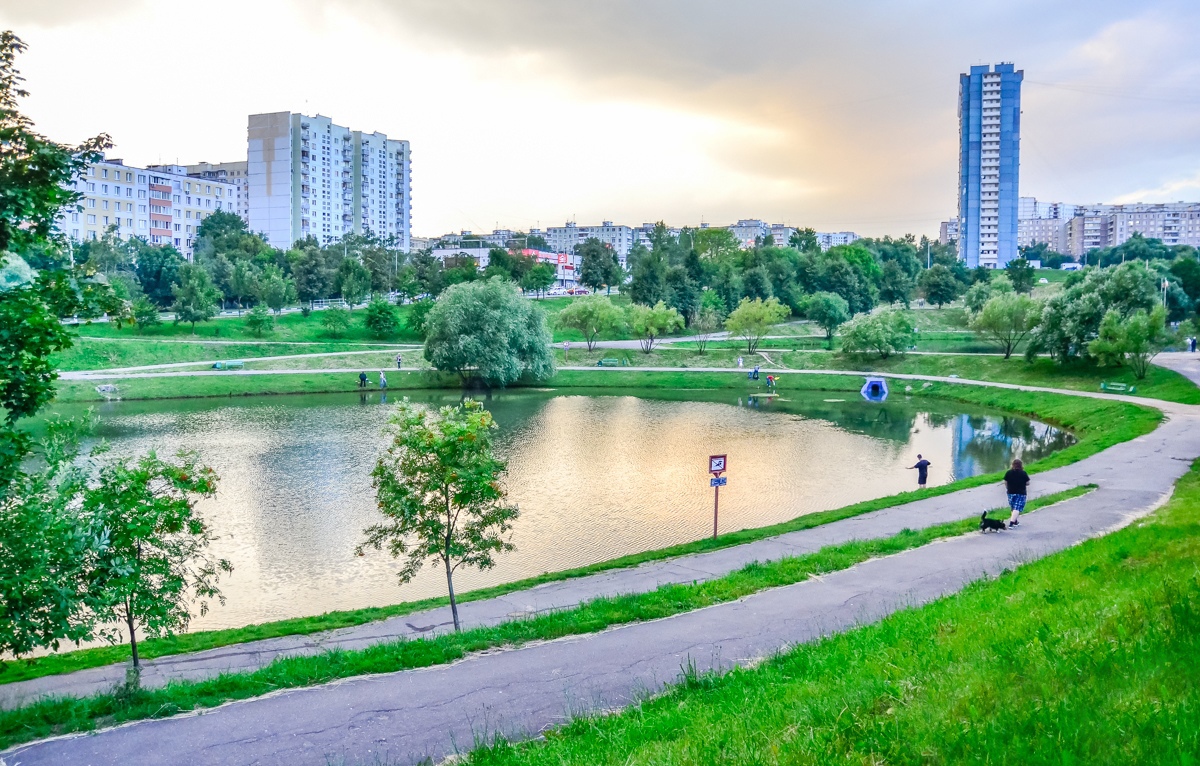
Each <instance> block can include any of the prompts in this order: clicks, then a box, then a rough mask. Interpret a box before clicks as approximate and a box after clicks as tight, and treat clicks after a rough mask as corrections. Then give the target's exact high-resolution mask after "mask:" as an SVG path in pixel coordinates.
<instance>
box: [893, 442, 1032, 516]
mask: <svg viewBox="0 0 1200 766" xmlns="http://www.w3.org/2000/svg"><path fill="white" fill-rule="evenodd" d="M931 465H932V463H930V462H929V461H928V460H926V459H925V458H924V457H923V456H922V455H920V454H919V453H918V454H917V463H916V465H911V466H909V467H908V470H910V471H912V470H915V471H916V472H917V488H918V489H925V484H926V483H927V482H928V481H929V466H931ZM1004 490H1005V492H1006V493H1007V494H1008V507H1009V510H1010V511H1012V514H1011V515H1010V516H1009V517H1008V526H1009V529H1012V528H1013V527H1019V526H1021V522H1020V516H1021V514H1022V513H1024V512H1025V501H1026V499H1027V498H1028V497H1029V474H1028V473H1026V472H1025V464H1024V463H1022V462H1021V461H1020V460H1013V461H1012V467H1011V468H1009V469H1008V472H1007V473H1005V474H1004Z"/></svg>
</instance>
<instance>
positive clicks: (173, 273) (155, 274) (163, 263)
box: [133, 240, 211, 308]
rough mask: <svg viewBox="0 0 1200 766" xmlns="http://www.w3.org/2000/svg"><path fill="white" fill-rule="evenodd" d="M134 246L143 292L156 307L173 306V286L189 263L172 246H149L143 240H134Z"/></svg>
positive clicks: (136, 269) (137, 271) (138, 276)
mask: <svg viewBox="0 0 1200 766" xmlns="http://www.w3.org/2000/svg"><path fill="white" fill-rule="evenodd" d="M133 246H134V247H135V248H136V249H137V252H136V253H135V254H134V257H135V258H136V260H137V266H136V268H135V272H136V274H137V278H138V282H139V283H141V286H142V292H144V293H145V294H146V297H147V298H149V299H150V300H152V301H154V303H155V304H156V305H158V306H162V307H163V308H166V307H167V306H169V305H171V299H172V296H173V295H174V293H173V291H172V289H173V286H174V285H175V283H176V282H178V281H179V272H180V270H181V269H182V268H183V266H184V265H185V264H186V263H187V261H185V260H184V259H183V256H182V255H180V254H179V251H178V250H176V249H175V248H173V247H171V246H170V245H163V246H157V245H149V244H146V243H145V242H144V241H142V240H133ZM210 281H211V280H210Z"/></svg>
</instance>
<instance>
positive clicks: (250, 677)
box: [0, 487, 1091, 748]
mask: <svg viewBox="0 0 1200 766" xmlns="http://www.w3.org/2000/svg"><path fill="white" fill-rule="evenodd" d="M1090 489H1091V488H1090V487H1077V488H1075V489H1073V490H1069V491H1067V492H1063V493H1059V494H1057V495H1054V496H1051V497H1046V498H1042V499H1040V500H1037V501H1034V502H1033V503H1031V504H1030V506H1029V510H1034V509H1036V508H1039V507H1043V506H1046V505H1050V504H1052V503H1054V502H1058V501H1061V500H1066V499H1068V498H1070V497H1076V496H1078V495H1081V494H1084V493H1085V492H1087V491H1089V490H1090ZM993 515H994V516H995V517H996V518H1002V517H1004V516H1005V515H1006V511H1005V510H1004V509H1001V510H999V511H997V512H996V513H994V514H993ZM977 525H978V521H976V520H975V519H966V520H963V521H959V522H952V523H948V524H940V525H936V526H933V527H928V528H926V529H922V530H918V531H912V530H905V531H903V532H901V533H899V534H897V535H893V536H892V537H888V538H883V539H879V540H869V541H861V540H860V541H853V542H849V543H845V544H842V545H833V546H827V547H825V548H822V549H821V550H819V551H817V552H815V553H812V554H808V555H804V556H797V557H793V558H786V559H782V560H780V561H775V562H769V563H754V564H750V565H748V566H746V567H745V568H743V569H741V570H738V571H736V572H733V573H731V574H729V575H726V576H724V577H720V578H716V579H713V580H709V581H707V582H703V583H698V584H696V583H693V584H692V585H665V586H662V587H660V588H658V589H657V590H654V591H651V592H649V593H641V594H633V595H625V596H617V597H609V598H599V599H595V600H592V601H589V602H587V603H585V604H583V605H581V606H579V607H576V608H574V609H567V610H562V611H557V612H551V613H548V614H544V615H539V616H537V617H534V618H532V619H525V620H513V621H510V622H505V623H502V624H500V625H498V626H496V627H492V628H477V629H473V630H467V631H464V632H462V633H459V634H448V635H440V636H435V637H432V638H428V639H415V640H407V641H394V642H388V643H383V644H379V645H376V646H372V647H370V648H367V649H364V650H358V651H342V650H338V651H331V652H326V653H322V654H318V655H314V656H310V657H295V658H287V659H280V660H276V661H274V662H272V663H270V664H269V665H268V666H266V667H264V668H262V669H261V670H258V671H255V672H252V673H234V674H227V675H224V676H221V677H219V678H215V679H211V680H205V681H196V682H191V681H186V682H173V683H171V684H169V685H168V686H166V687H165V688H161V689H156V690H152V691H137V692H134V693H132V694H128V693H120V694H118V693H115V692H112V693H105V694H98V695H95V696H93V697H89V698H87V699H71V698H67V699H55V700H46V701H43V702H40V703H35V704H33V705H29V706H26V707H24V708H20V709H17V710H12V711H5V712H0V748H4V747H7V746H9V745H12V744H15V743H17V742H20V741H27V740H30V739H35V738H40V737H45V736H50V735H53V734H62V733H65V732H69V731H80V730H88V729H91V728H94V727H95V726H96V725H97V724H98V723H99V724H110V723H119V722H122V721H130V720H137V719H142V718H158V717H164V716H168V715H173V714H175V713H178V712H181V711H184V710H194V709H197V708H204V707H213V706H216V705H219V704H221V703H223V702H227V701H229V700H232V699H246V698H248V697H255V696H260V695H262V694H266V693H268V692H271V691H276V690H279V689H286V688H297V687H301V686H311V685H313V684H317V683H327V682H329V681H333V680H336V679H338V678H348V677H351V676H357V675H365V674H368V673H388V672H394V671H397V670H405V669H411V668H422V667H429V666H431V665H440V664H445V663H448V662H453V661H454V660H457V659H459V658H461V657H463V656H465V655H466V654H469V653H472V652H479V651H484V650H486V649H494V648H497V647H516V646H521V645H523V644H527V643H529V642H530V641H544V640H552V639H555V638H561V637H563V636H569V635H579V634H582V633H594V632H597V631H600V630H603V629H605V628H607V627H610V626H612V625H621V624H628V623H631V622H640V621H645V620H655V619H662V618H664V617H669V616H671V615H674V614H681V613H683V612H688V611H692V610H695V609H702V608H704V607H707V606H712V605H714V604H720V603H726V602H729V601H734V600H736V599H738V598H742V597H744V596H747V595H750V594H752V593H756V592H758V591H761V590H764V589H767V588H774V587H780V586H783V585H790V584H793V583H797V582H800V581H802V580H807V579H808V578H809V577H811V576H814V575H819V574H823V573H827V572H833V571H838V570H842V569H846V568H848V567H851V566H854V565H855V564H858V563H861V562H863V561H866V560H867V559H870V558H875V557H879V556H887V555H890V554H894V553H898V552H900V551H904V550H909V549H911V548H917V547H920V546H922V545H925V544H927V543H930V542H932V541H934V540H938V539H942V538H946V537H951V536H954V535H962V534H967V533H969V532H971V531H972V530H973V529H975V528H976V527H977Z"/></svg>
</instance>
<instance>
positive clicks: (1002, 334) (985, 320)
mask: <svg viewBox="0 0 1200 766" xmlns="http://www.w3.org/2000/svg"><path fill="white" fill-rule="evenodd" d="M975 287H979V285H976V286H975ZM975 287H972V288H971V289H972V290H974V289H975ZM968 292H969V291H968ZM1041 319H1042V306H1041V304H1039V303H1038V302H1037V301H1034V300H1033V299H1032V298H1030V297H1029V296H1027V295H1017V294H1016V293H1003V292H1002V293H1000V294H998V295H995V296H994V297H992V298H989V299H988V301H987V303H985V304H983V308H982V309H980V310H979V311H978V312H972V314H971V321H970V327H971V330H972V331H974V332H977V333H979V334H980V335H982V336H983V337H985V338H987V339H988V340H990V341H992V342H994V343H996V344H997V345H998V346H1000V349H1001V350H1002V351H1003V352H1004V358H1005V359H1008V358H1009V357H1011V356H1012V352H1013V350H1014V349H1015V348H1016V347H1017V344H1019V343H1020V342H1021V341H1023V340H1025V338H1026V337H1028V335H1029V333H1031V332H1033V330H1034V328H1036V327H1037V325H1038V322H1040V321H1041Z"/></svg>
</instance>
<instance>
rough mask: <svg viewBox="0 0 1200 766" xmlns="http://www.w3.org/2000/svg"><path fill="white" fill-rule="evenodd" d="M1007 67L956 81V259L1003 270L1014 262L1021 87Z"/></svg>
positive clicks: (1019, 75) (1019, 76)
mask: <svg viewBox="0 0 1200 766" xmlns="http://www.w3.org/2000/svg"><path fill="white" fill-rule="evenodd" d="M1024 77H1025V73H1024V72H1023V71H1015V70H1014V69H1013V65H1012V64H996V65H995V66H988V65H986V64H985V65H983V66H973V67H971V71H970V73H969V74H964V75H959V93H958V126H959V155H958V221H959V224H958V225H959V230H958V257H959V258H960V259H962V260H964V261H966V263H967V266H968V267H970V268H975V267H976V266H981V265H982V266H987V267H989V268H1003V267H1004V266H1005V265H1006V264H1007V263H1008V262H1009V261H1011V260H1013V259H1014V258H1016V257H1017V208H1018V202H1017V196H1018V190H1017V176H1018V171H1019V169H1020V157H1021V81H1022V80H1023V79H1024Z"/></svg>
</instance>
